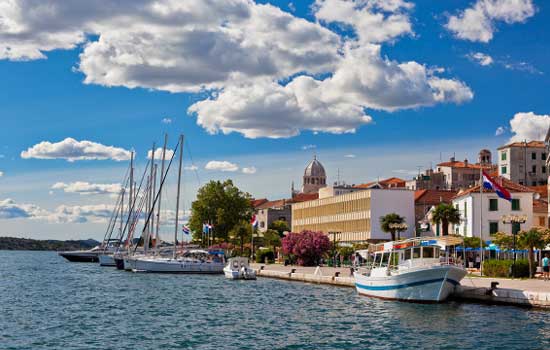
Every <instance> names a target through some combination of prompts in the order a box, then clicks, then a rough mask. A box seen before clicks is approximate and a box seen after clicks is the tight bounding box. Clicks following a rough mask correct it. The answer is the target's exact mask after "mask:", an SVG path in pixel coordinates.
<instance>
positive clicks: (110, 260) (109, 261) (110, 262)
mask: <svg viewBox="0 0 550 350" xmlns="http://www.w3.org/2000/svg"><path fill="white" fill-rule="evenodd" d="M98 259H99V266H116V262H115V258H114V256H113V255H112V254H100V255H99V257H98Z"/></svg>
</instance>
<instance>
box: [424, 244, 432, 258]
mask: <svg viewBox="0 0 550 350" xmlns="http://www.w3.org/2000/svg"><path fill="white" fill-rule="evenodd" d="M433 257H434V248H433V247H422V258H424V259H426V258H433Z"/></svg>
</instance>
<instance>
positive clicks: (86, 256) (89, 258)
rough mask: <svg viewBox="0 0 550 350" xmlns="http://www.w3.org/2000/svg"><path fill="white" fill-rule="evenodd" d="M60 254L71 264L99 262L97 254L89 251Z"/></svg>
mask: <svg viewBox="0 0 550 350" xmlns="http://www.w3.org/2000/svg"><path fill="white" fill-rule="evenodd" d="M58 254H59V255H60V256H62V257H63V258H65V259H67V260H68V261H70V262H89V263H96V262H99V258H98V253H97V252H88V251H82V252H59V253H58Z"/></svg>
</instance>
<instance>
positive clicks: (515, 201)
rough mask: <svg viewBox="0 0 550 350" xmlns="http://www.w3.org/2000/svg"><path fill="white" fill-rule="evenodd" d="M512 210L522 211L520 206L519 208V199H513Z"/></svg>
mask: <svg viewBox="0 0 550 350" xmlns="http://www.w3.org/2000/svg"><path fill="white" fill-rule="evenodd" d="M512 210H515V211H517V210H521V209H520V206H519V199H518V198H513V199H512Z"/></svg>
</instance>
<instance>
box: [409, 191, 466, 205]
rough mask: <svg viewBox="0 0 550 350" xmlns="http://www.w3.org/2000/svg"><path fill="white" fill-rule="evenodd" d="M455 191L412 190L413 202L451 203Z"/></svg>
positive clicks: (428, 203)
mask: <svg viewBox="0 0 550 350" xmlns="http://www.w3.org/2000/svg"><path fill="white" fill-rule="evenodd" d="M456 194H457V191H447V190H418V191H415V192H414V203H415V204H424V205H435V204H438V203H451V201H452V199H453V198H454V197H455V196H456Z"/></svg>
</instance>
